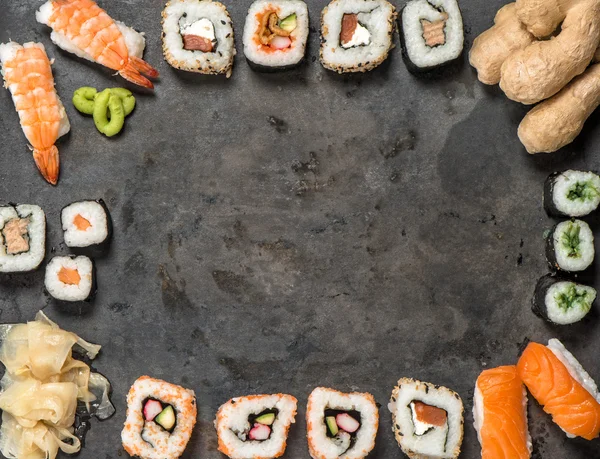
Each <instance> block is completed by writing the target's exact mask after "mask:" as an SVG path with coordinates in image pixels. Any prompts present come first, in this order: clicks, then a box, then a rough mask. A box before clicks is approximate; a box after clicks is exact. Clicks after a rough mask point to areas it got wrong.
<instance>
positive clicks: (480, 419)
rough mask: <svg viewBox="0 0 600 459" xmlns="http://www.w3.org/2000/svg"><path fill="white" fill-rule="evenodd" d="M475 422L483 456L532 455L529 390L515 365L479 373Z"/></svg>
mask: <svg viewBox="0 0 600 459" xmlns="http://www.w3.org/2000/svg"><path fill="white" fill-rule="evenodd" d="M473 421H474V422H473V423H474V425H475V430H476V431H477V438H478V439H479V443H480V444H481V459H499V458H510V459H529V458H530V457H531V451H532V443H531V437H530V435H529V428H528V426H527V392H526V391H525V386H523V383H522V382H521V380H520V379H519V375H518V374H517V367H516V366H514V365H508V366H504V367H497V368H490V369H489V370H484V371H483V372H482V373H481V374H480V375H479V377H478V378H477V383H476V384H475V396H474V398H473Z"/></svg>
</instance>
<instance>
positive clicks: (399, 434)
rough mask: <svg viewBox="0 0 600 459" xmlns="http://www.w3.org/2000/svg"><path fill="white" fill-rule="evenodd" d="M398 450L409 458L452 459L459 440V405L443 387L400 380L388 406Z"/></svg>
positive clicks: (461, 438)
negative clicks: (398, 446) (400, 449)
mask: <svg viewBox="0 0 600 459" xmlns="http://www.w3.org/2000/svg"><path fill="white" fill-rule="evenodd" d="M388 408H389V410H390V411H391V412H392V426H393V430H394V434H395V435H396V440H397V441H398V444H399V445H400V447H401V448H402V451H404V453H405V454H406V455H407V456H408V457H410V458H411V459H419V458H427V459H430V458H435V459H452V458H456V457H458V455H459V454H460V447H461V444H462V440H463V424H464V418H463V411H464V409H463V403H462V400H461V398H460V396H459V395H458V394H457V393H456V392H454V391H452V390H450V389H447V388H446V387H443V386H436V385H434V384H430V383H427V382H421V381H417V380H416V379H412V378H402V379H400V380H399V381H398V385H397V386H396V387H395V388H394V390H393V392H392V397H391V400H390V403H389V405H388Z"/></svg>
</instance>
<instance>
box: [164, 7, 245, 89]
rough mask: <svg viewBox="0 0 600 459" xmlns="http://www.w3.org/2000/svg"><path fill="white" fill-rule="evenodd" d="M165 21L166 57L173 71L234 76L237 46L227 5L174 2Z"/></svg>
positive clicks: (166, 10) (167, 9) (165, 10)
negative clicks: (232, 73) (174, 69)
mask: <svg viewBox="0 0 600 459" xmlns="http://www.w3.org/2000/svg"><path fill="white" fill-rule="evenodd" d="M162 17H163V20H162V27H163V34H162V42H163V54H164V55H165V59H166V61H167V62H168V63H169V64H170V65H171V66H172V67H175V68H176V69H179V70H186V71H188V72H197V73H204V74H212V75H218V74H225V75H226V76H227V78H229V77H230V76H231V70H232V68H233V57H234V56H235V44H234V41H233V22H232V21H231V17H230V16H229V13H228V12H227V8H225V5H223V4H222V3H219V2H214V1H211V0H171V1H169V2H168V3H167V5H166V6H165V9H164V10H163V12H162Z"/></svg>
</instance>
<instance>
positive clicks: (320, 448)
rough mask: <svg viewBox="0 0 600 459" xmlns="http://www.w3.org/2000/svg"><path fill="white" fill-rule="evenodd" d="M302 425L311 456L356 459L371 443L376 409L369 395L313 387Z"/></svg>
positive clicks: (373, 434) (358, 458)
mask: <svg viewBox="0 0 600 459" xmlns="http://www.w3.org/2000/svg"><path fill="white" fill-rule="evenodd" d="M306 424H307V437H308V451H309V453H310V456H311V457H312V458H313V459H337V458H344V459H360V458H363V457H366V456H367V455H368V454H369V453H370V452H371V450H372V449H373V447H374V446H375V437H376V435H377V429H378V428H379V411H378V408H377V404H376V403H375V399H374V398H373V396H372V395H371V394H368V393H358V392H351V393H343V392H339V391H337V390H334V389H328V388H326V387H317V388H316V389H315V390H313V391H312V393H311V394H310V396H309V397H308V405H307V407H306Z"/></svg>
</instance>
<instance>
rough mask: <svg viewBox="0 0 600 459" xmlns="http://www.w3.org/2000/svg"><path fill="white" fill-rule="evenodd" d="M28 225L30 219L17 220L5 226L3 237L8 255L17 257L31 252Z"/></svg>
mask: <svg viewBox="0 0 600 459" xmlns="http://www.w3.org/2000/svg"><path fill="white" fill-rule="evenodd" d="M28 225H29V218H15V219H13V220H11V221H9V222H8V223H7V224H6V225H4V228H3V229H2V236H4V244H5V246H6V253H7V254H9V255H16V254H19V253H23V252H28V251H29V233H28V232H27V226H28Z"/></svg>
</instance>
